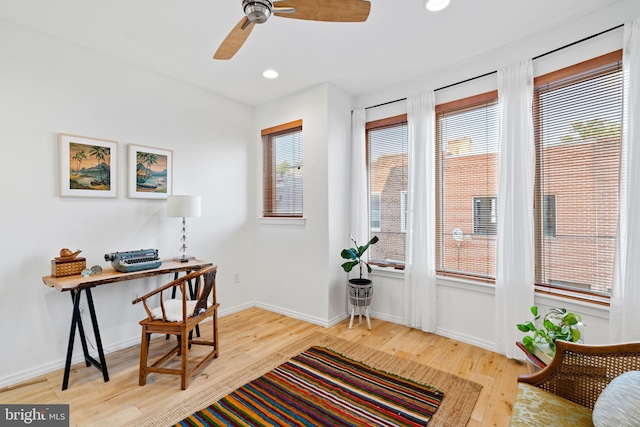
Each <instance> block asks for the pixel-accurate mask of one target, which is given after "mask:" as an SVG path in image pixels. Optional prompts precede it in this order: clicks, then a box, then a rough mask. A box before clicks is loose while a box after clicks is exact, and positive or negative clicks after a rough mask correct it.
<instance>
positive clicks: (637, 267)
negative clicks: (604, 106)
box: [609, 18, 640, 343]
mask: <svg viewBox="0 0 640 427" xmlns="http://www.w3.org/2000/svg"><path fill="white" fill-rule="evenodd" d="M622 52H623V53H622V63H623V71H624V100H625V102H624V109H623V111H624V113H623V131H622V150H621V154H622V158H621V163H620V208H619V209H620V211H619V219H618V233H617V234H618V238H617V241H616V255H615V262H614V270H613V288H612V290H611V311H610V322H609V325H610V338H611V342H614V343H615V342H625V341H640V18H638V19H636V20H634V21H633V22H628V23H626V24H625V25H624V44H623V50H622Z"/></svg>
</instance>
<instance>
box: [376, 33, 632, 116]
mask: <svg viewBox="0 0 640 427" xmlns="http://www.w3.org/2000/svg"><path fill="white" fill-rule="evenodd" d="M621 27H624V24H619V25H616V26H615V27H611V28H609V29H608V30H604V31H600V32H599V33H596V34H592V35H590V36H587V37H585V38H583V39H580V40H577V41H575V42H572V43H569V44H566V45H564V46H561V47H558V48H556V49H553V50H550V51H548V52H545V53H542V54H540V55H538V56H534V57H533V58H531V60H532V61H535V60H536V59H540V58H542V57H544V56H547V55H551V54H552V53H556V52H558V51H560V50H562V49H566V48H568V47H571V46H574V45H577V44H578V43H582V42H586V41H587V40H591V39H592V38H594V37H598V36H601V35H603V34H606V33H608V32H610V31H613V30H617V29H618V28H621ZM497 72H498V71H497V70H496V71H489V72H488V73H484V74H481V75H479V76H475V77H471V78H468V79H466V80H462V81H459V82H456V83H451V84H449V85H446V86H442V87H439V88H438V89H434V92H437V91H439V90H442V89H448V88H450V87H453V86H457V85H459V84H462V83H467V82H470V81H473V80H476V79H481V78H482V77H487V76H490V75H492V74H496V73H497ZM406 100H407V98H400V99H396V100H394V101H388V102H383V103H382V104H377V105H372V106H370V107H365V110H368V109H370V108H377V107H382V106H384V105H388V104H393V103H396V102H401V101H406Z"/></svg>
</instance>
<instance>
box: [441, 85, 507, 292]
mask: <svg viewBox="0 0 640 427" xmlns="http://www.w3.org/2000/svg"><path fill="white" fill-rule="evenodd" d="M497 98H498V94H497V92H489V93H486V94H481V95H477V96H474V97H471V98H467V99H463V100H460V101H455V102H451V103H448V104H442V105H438V106H437V107H436V150H437V153H436V168H437V172H436V173H437V175H436V181H437V182H436V192H437V199H436V203H437V211H436V266H437V270H438V273H439V274H443V275H457V276H463V277H469V278H474V279H481V280H488V281H491V280H493V279H494V278H495V264H496V255H495V252H496V230H497V221H498V218H497V205H496V197H497V194H498V186H497V179H498V177H497V162H498V120H499V116H498V105H497ZM454 230H455V232H454Z"/></svg>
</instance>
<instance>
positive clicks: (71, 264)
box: [51, 258, 87, 277]
mask: <svg viewBox="0 0 640 427" xmlns="http://www.w3.org/2000/svg"><path fill="white" fill-rule="evenodd" d="M85 268H87V260H86V259H85V258H74V259H71V260H65V261H61V260H56V259H53V260H51V275H52V276H53V277H64V276H73V275H74V274H80V273H82V270H84V269H85Z"/></svg>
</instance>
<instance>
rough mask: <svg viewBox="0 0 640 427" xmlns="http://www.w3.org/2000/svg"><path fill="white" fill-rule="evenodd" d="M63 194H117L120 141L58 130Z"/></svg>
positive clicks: (60, 180) (73, 195) (94, 195)
mask: <svg viewBox="0 0 640 427" xmlns="http://www.w3.org/2000/svg"><path fill="white" fill-rule="evenodd" d="M58 144H59V150H58V154H59V173H58V176H59V192H58V195H59V196H60V197H102V198H104V197H117V196H118V174H117V170H118V168H117V166H118V143H117V142H116V141H111V140H108V139H100V138H93V137H87V136H79V135H72V134H66V133H60V134H58Z"/></svg>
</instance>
